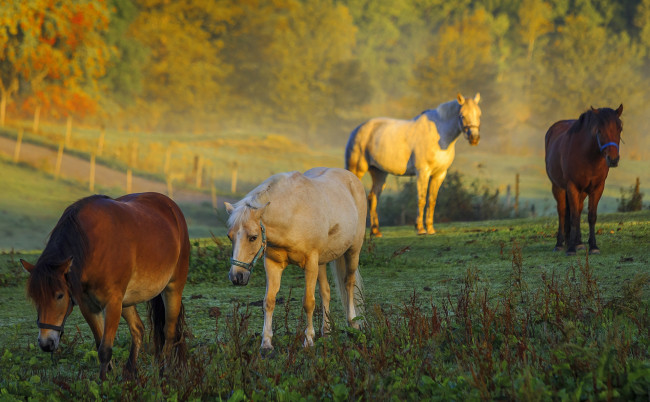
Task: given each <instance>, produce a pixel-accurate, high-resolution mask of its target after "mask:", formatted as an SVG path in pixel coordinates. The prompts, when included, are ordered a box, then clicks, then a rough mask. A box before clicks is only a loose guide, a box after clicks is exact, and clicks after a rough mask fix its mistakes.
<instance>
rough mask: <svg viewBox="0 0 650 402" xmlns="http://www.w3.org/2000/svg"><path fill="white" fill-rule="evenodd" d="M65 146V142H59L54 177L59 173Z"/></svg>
mask: <svg viewBox="0 0 650 402" xmlns="http://www.w3.org/2000/svg"><path fill="white" fill-rule="evenodd" d="M64 147H65V142H63V141H61V142H60V143H59V152H57V154H56V166H55V167H54V178H55V179H58V178H59V175H60V174H61V162H62V161H63V148H64Z"/></svg>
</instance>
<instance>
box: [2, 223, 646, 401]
mask: <svg viewBox="0 0 650 402" xmlns="http://www.w3.org/2000/svg"><path fill="white" fill-rule="evenodd" d="M555 226H556V223H555V219H554V218H550V217H540V218H536V219H526V220H503V221H486V222H478V223H472V224H465V223H460V224H454V223H451V224H439V225H438V226H437V230H438V234H436V235H434V236H424V237H423V236H416V235H415V234H414V231H413V229H412V228H410V227H393V228H384V237H383V238H381V239H374V240H367V241H366V243H365V245H364V251H363V253H362V256H361V270H362V271H361V272H362V276H363V278H364V284H365V305H366V325H365V326H364V327H363V328H362V330H360V331H354V330H350V329H346V328H345V326H344V324H343V323H344V320H343V315H342V312H341V308H340V304H339V303H338V302H337V301H336V297H335V296H334V295H333V300H332V301H333V303H332V308H333V310H332V318H333V319H334V322H335V328H334V330H333V333H332V335H330V336H328V337H320V336H317V341H316V346H315V347H314V348H310V349H303V348H302V340H301V339H302V338H301V334H302V331H303V330H304V314H303V313H302V307H301V299H302V292H303V289H304V284H303V275H302V272H301V270H300V269H298V268H296V267H293V266H290V267H288V268H287V271H286V272H285V274H284V277H283V283H282V287H281V289H280V293H279V294H278V306H277V308H276V314H275V317H274V333H275V336H274V346H275V353H274V354H273V355H271V356H267V357H262V356H261V355H260V354H259V352H258V348H259V344H260V332H261V327H262V311H261V308H260V307H259V306H260V303H261V300H262V299H263V296H264V288H265V279H264V272H263V269H262V268H261V267H258V268H257V269H256V270H255V272H254V274H253V275H252V279H251V282H250V283H249V285H248V286H247V287H243V288H241V287H234V286H232V285H231V284H230V283H229V281H228V280H227V270H228V258H229V257H230V247H229V245H228V242H227V239H225V238H223V237H221V238H219V243H218V244H215V243H214V242H213V241H212V240H208V239H203V240H201V239H198V240H194V241H193V257H192V262H191V269H190V277H189V283H188V285H187V287H186V289H185V293H184V297H183V301H184V304H185V308H186V311H187V317H188V325H189V329H190V331H191V333H192V334H193V338H191V339H189V340H188V343H189V346H190V351H191V356H192V357H191V360H190V362H189V363H188V367H187V368H186V369H185V370H184V371H182V372H179V373H177V374H174V375H172V376H163V377H159V376H158V375H157V373H158V370H157V369H156V365H155V363H154V362H153V360H152V357H151V355H150V354H149V353H147V352H145V353H143V354H142V356H141V358H140V362H139V364H140V366H139V367H140V371H139V376H138V377H137V378H136V380H135V381H126V382H125V381H124V380H123V378H122V371H121V368H122V366H123V365H124V362H125V361H126V358H127V356H128V347H129V344H130V338H129V335H128V331H127V329H126V328H125V326H124V324H123V323H122V325H121V327H120V330H119V333H118V338H117V341H116V347H115V348H114V353H113V359H114V361H115V362H116V367H117V369H116V370H114V371H113V372H111V373H110V374H109V379H108V381H106V382H104V383H99V382H98V380H97V377H98V363H97V357H96V356H97V354H96V352H95V351H94V350H93V345H92V344H93V342H92V340H91V339H92V336H91V334H90V331H89V329H88V327H87V325H86V324H85V322H84V321H83V318H82V317H81V314H80V313H79V312H78V310H77V309H75V311H74V312H73V313H72V315H71V317H70V319H69V320H68V322H67V323H66V326H67V328H69V329H68V330H67V331H66V336H65V338H64V340H63V343H62V347H61V348H60V350H59V351H58V352H56V353H55V354H54V355H53V356H48V355H47V354H45V353H42V352H41V351H40V350H39V349H38V346H36V336H37V329H36V326H35V324H34V320H35V317H36V314H35V311H34V308H33V307H32V306H31V305H30V304H29V302H28V301H27V300H26V297H25V293H24V282H25V280H26V276H27V275H26V274H25V273H24V272H23V271H22V268H20V266H19V263H18V259H19V258H26V259H28V260H30V261H35V260H36V258H37V257H38V252H31V253H28V254H12V253H9V254H6V253H5V254H3V255H1V256H0V286H1V287H2V296H0V331H1V332H2V333H3V336H2V338H0V356H2V357H1V358H0V371H2V372H3V375H2V377H0V398H3V399H10V400H11V399H12V398H17V399H25V398H35V399H42V398H48V399H53V400H58V399H91V400H95V399H121V400H135V399H138V400H142V399H145V400H161V399H178V400H197V399H210V400H214V399H229V400H233V401H239V400H268V399H274V400H300V399H307V400H322V399H330V400H350V399H355V400H356V399H371V400H374V399H379V400H387V399H422V398H431V399H439V400H477V399H509V400H512V399H519V400H551V399H557V400H559V399H562V400H576V401H577V400H596V399H612V400H630V399H635V398H640V399H639V400H647V398H648V394H649V393H650V353H649V350H650V331H649V330H648V328H650V314H649V312H650V275H649V274H648V271H647V267H648V264H649V262H650V261H649V260H650V242H649V241H648V240H649V239H650V211H642V212H637V213H628V214H620V213H617V214H605V215H601V216H599V223H598V225H597V229H598V231H599V235H598V242H599V246H600V248H601V251H602V254H601V255H598V256H591V257H589V258H588V259H587V258H586V256H585V255H584V254H579V255H578V256H576V257H566V256H564V255H563V254H562V253H553V252H551V249H552V248H553V246H554V244H555V239H554V232H555ZM318 300H319V298H318V296H317V303H318ZM141 307H142V308H141V309H140V310H141V313H144V311H145V310H144V307H143V306H141ZM317 311H319V309H318V307H317ZM320 318H321V314H316V315H315V326H316V327H318V326H319V325H320V322H319V321H318V320H320Z"/></svg>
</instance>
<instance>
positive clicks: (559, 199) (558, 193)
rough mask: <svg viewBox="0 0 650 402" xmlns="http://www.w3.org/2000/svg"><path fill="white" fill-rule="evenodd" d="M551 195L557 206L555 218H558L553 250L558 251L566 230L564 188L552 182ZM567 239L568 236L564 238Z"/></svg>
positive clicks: (562, 244) (562, 245)
mask: <svg viewBox="0 0 650 402" xmlns="http://www.w3.org/2000/svg"><path fill="white" fill-rule="evenodd" d="M553 197H554V198H555V204H556V206H557V218H558V228H557V237H556V242H555V248H553V251H560V250H562V248H563V247H564V240H565V237H564V234H565V232H567V230H566V226H565V223H566V222H565V218H566V211H567V202H566V190H565V189H563V188H562V187H560V186H556V185H555V184H553ZM566 240H567V241H568V237H567V238H566Z"/></svg>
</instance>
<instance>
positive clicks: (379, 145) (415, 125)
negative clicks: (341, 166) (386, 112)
mask: <svg viewBox="0 0 650 402" xmlns="http://www.w3.org/2000/svg"><path fill="white" fill-rule="evenodd" d="M429 123H430V120H428V119H425V120H422V119H417V120H401V119H393V118H387V117H377V118H374V119H371V120H368V121H367V122H366V123H364V124H362V125H361V126H359V127H357V129H355V131H353V133H352V134H351V135H350V140H349V141H348V145H347V147H346V158H345V166H346V169H348V170H350V171H352V172H353V173H355V174H357V176H361V175H362V174H363V173H365V172H366V171H367V170H368V168H369V167H371V166H373V167H375V168H377V169H379V170H382V171H385V172H387V173H391V174H395V175H404V174H409V172H408V163H409V160H410V159H411V156H412V154H413V151H414V148H415V147H416V146H417V145H418V143H422V142H427V143H428V141H427V138H424V137H423V136H424V135H426V134H427V133H429V128H430V127H431V125H430V124H429ZM360 173H361V174H360ZM410 174H412V173H410Z"/></svg>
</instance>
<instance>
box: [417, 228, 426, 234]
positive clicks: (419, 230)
mask: <svg viewBox="0 0 650 402" xmlns="http://www.w3.org/2000/svg"><path fill="white" fill-rule="evenodd" d="M425 234H427V231H426V230H424V228H422V229H418V236H422V235H425Z"/></svg>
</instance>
